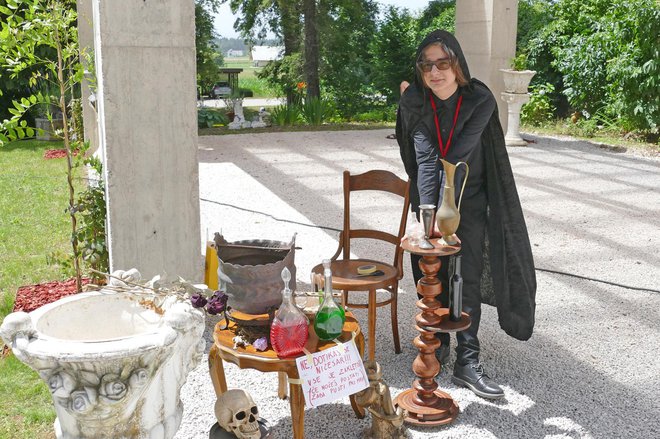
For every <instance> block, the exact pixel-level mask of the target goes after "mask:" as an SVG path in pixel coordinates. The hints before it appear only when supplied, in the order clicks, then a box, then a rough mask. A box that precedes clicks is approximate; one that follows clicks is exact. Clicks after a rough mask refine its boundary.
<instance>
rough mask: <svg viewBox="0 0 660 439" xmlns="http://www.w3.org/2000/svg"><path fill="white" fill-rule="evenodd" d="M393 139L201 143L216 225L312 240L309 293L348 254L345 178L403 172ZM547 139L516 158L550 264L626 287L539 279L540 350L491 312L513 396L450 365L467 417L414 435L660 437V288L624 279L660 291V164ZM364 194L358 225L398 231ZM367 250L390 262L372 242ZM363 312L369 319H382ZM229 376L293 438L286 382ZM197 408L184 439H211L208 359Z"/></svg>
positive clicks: (392, 358)
mask: <svg viewBox="0 0 660 439" xmlns="http://www.w3.org/2000/svg"><path fill="white" fill-rule="evenodd" d="M390 133H391V130H374V131H351V132H299V133H267V134H236V135H225V136H216V137H200V139H199V145H200V155H199V159H200V197H201V215H202V230H206V229H208V230H209V231H210V232H213V231H219V230H222V231H223V233H224V234H225V236H226V238H227V239H229V240H239V239H250V238H266V239H281V240H288V239H290V238H291V236H292V235H293V233H298V235H297V241H296V243H297V244H298V245H299V246H300V247H302V249H301V250H299V251H297V252H296V265H297V268H298V276H297V277H298V287H299V288H300V289H304V288H307V287H308V285H309V280H308V276H307V273H309V270H310V268H311V267H312V266H313V265H315V264H316V263H318V262H319V261H320V260H321V259H322V258H323V257H327V256H329V255H331V254H333V253H334V250H335V248H336V243H337V242H336V239H337V233H336V232H335V231H333V230H331V229H332V228H340V227H341V224H342V213H341V210H342V189H341V181H342V178H341V173H342V171H343V170H344V169H350V170H351V171H352V172H362V171H366V170H368V169H374V168H380V169H388V170H391V171H393V172H396V173H398V174H400V175H403V168H402V166H401V163H400V158H399V152H398V148H397V146H396V141H394V140H388V139H386V137H385V136H386V135H387V134H390ZM525 137H531V136H525ZM534 139H535V140H536V143H533V144H531V145H530V146H529V147H527V148H513V149H510V150H509V153H510V157H511V162H512V166H513V169H514V173H515V176H516V181H517V184H518V190H519V193H520V197H521V200H522V204H523V208H524V210H525V215H526V219H527V225H528V228H529V232H530V239H531V243H532V245H533V250H534V256H535V264H536V266H537V267H538V268H541V269H547V270H553V271H560V272H566V273H572V274H575V275H578V276H583V277H588V278H596V279H601V280H604V281H608V282H610V283H603V282H594V281H590V280H586V279H581V278H576V277H570V276H566V275H558V274H553V273H549V272H547V271H538V272H537V281H538V293H537V313H536V317H537V322H536V328H535V334H534V336H533V337H532V338H531V339H530V340H529V341H527V342H520V341H516V340H514V339H512V338H510V337H508V336H507V335H506V334H504V332H503V331H501V330H500V329H499V327H498V323H497V314H496V311H495V310H494V309H493V308H491V307H487V306H486V307H484V311H483V318H482V323H481V330H480V335H481V337H480V338H481V342H482V360H483V361H484V363H485V365H486V367H487V370H488V371H489V372H490V374H491V376H492V377H493V378H495V379H496V380H497V381H498V382H499V383H501V384H502V385H503V386H504V389H505V392H506V398H505V400H503V401H500V402H496V403H493V402H488V401H485V400H483V399H481V398H478V397H476V396H474V395H473V394H472V393H471V392H469V391H467V390H465V389H459V388H457V387H456V386H454V385H452V384H451V383H450V368H447V369H444V370H443V371H442V372H441V373H440V375H439V376H438V378H437V381H438V384H439V386H440V388H441V389H442V390H445V391H447V392H449V393H450V394H451V395H452V396H453V397H454V398H455V399H456V401H457V402H458V403H459V405H460V408H461V414H460V416H459V418H458V419H457V421H456V422H455V423H453V424H452V425H450V426H446V427H441V428H431V429H422V428H411V434H412V437H413V438H470V439H472V438H477V439H492V438H501V439H509V438H545V439H558V438H563V439H566V438H573V439H590V438H594V439H595V438H633V439H637V438H639V439H642V438H651V437H660V427H659V426H658V425H659V424H658V423H657V422H656V420H657V419H658V417H659V416H660V391H659V390H658V389H660V356H659V355H658V354H657V353H658V352H660V311H659V310H660V294H659V293H657V292H650V291H636V290H632V289H627V288H622V287H619V286H616V285H613V284H612V283H618V284H626V285H631V286H635V287H638V288H647V289H655V290H658V289H660V252H658V247H659V246H660V220H659V218H660V189H659V188H660V161H659V160H658V159H649V158H643V157H638V156H634V155H631V154H627V153H615V152H611V151H608V150H604V149H600V148H598V147H595V146H593V145H590V144H587V143H584V142H578V141H573V140H556V139H547V138H540V137H535V138H534ZM362 195H363V198H362V199H360V200H358V201H356V200H355V199H354V200H353V203H354V204H353V205H354V206H362V207H361V208H355V212H354V213H355V214H357V216H358V219H357V224H360V223H363V224H374V223H376V224H379V225H381V224H382V225H387V224H393V223H392V220H393V215H392V214H391V210H392V205H391V203H390V201H389V200H388V199H384V200H381V199H376V198H374V197H373V195H370V194H368V193H363V194H362ZM374 215H375V218H376V219H375V220H374V219H372V218H373V217H374ZM319 227H327V228H325V229H323V228H319ZM354 251H355V253H357V254H359V255H363V256H370V255H374V254H380V253H378V252H379V250H378V249H375V248H373V247H371V246H368V245H365V246H361V247H356V248H355V249H354ZM405 262H406V265H405V271H406V273H407V275H406V277H404V279H403V281H402V283H401V285H400V287H401V292H400V296H399V317H400V325H399V328H400V332H401V343H402V348H403V352H402V353H401V354H400V355H395V354H394V351H393V347H392V341H391V331H390V328H389V327H388V323H387V322H389V315H388V312H387V311H388V310H387V309H381V310H379V314H378V316H379V317H378V318H379V322H378V333H377V338H376V342H377V348H376V349H377V351H376V352H377V359H378V361H379V363H380V364H381V366H382V368H383V371H384V379H385V380H386V381H387V382H388V383H389V385H390V386H391V390H392V393H393V395H396V394H398V393H399V392H401V391H403V390H404V389H406V388H408V387H409V386H410V384H411V382H412V380H413V379H414V376H413V374H412V371H411V367H410V366H411V364H412V362H413V360H414V358H415V356H416V353H417V351H416V350H415V349H414V348H413V346H412V340H413V338H414V337H415V336H416V334H417V333H416V332H415V330H414V329H413V321H414V320H413V319H414V315H415V312H416V311H415V310H416V308H415V301H416V296H415V288H414V285H413V283H412V280H411V276H410V275H409V273H410V266H409V261H408V259H407V258H406V260H405ZM356 315H357V316H358V319H359V320H360V322H362V324H363V326H364V325H366V315H365V314H364V313H361V312H356ZM211 323H212V322H211ZM208 335H209V334H207V336H208ZM208 340H209V343H210V338H208ZM452 343H454V341H452ZM451 361H453V354H452V358H451ZM450 367H451V362H450ZM226 372H227V379H228V384H229V386H230V387H241V388H243V389H246V390H248V391H249V392H250V393H251V394H252V396H253V397H254V399H255V400H256V401H257V403H258V405H259V408H260V412H261V414H262V416H264V417H265V418H267V419H268V420H269V421H270V423H271V425H273V428H274V430H275V432H276V437H277V438H290V437H291V418H290V414H289V411H288V402H287V401H280V400H278V399H277V396H276V395H277V392H276V385H277V379H276V375H275V374H267V375H263V374H259V373H257V372H254V371H249V370H248V371H241V370H239V369H237V368H236V367H234V366H227V367H226ZM183 400H184V404H185V413H184V420H183V424H182V427H181V429H180V431H179V433H178V434H177V436H176V437H177V439H193V438H194V439H197V438H202V437H207V436H208V430H209V429H210V427H211V425H212V424H213V422H214V418H213V403H214V401H215V399H214V395H213V391H212V387H211V381H210V378H209V375H208V371H207V369H206V365H205V364H202V365H201V366H200V367H199V368H198V369H196V370H195V371H194V372H193V373H192V374H191V375H190V377H189V380H188V383H187V384H186V386H185V387H184V390H183ZM305 424H306V437H307V438H310V439H319V438H323V437H327V435H328V432H332V435H333V437H344V438H357V437H359V433H360V432H361V430H362V429H363V428H365V427H366V426H367V425H369V420H368V419H365V420H357V419H355V418H354V417H353V415H352V411H351V409H350V406H349V405H348V400H345V401H338V402H337V403H335V404H330V405H326V406H322V407H319V408H316V409H313V410H307V412H306V421H305Z"/></svg>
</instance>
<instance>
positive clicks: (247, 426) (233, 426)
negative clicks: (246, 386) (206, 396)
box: [215, 389, 261, 439]
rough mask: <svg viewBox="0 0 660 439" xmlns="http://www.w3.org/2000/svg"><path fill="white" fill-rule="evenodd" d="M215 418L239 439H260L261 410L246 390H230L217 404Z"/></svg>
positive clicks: (219, 398)
mask: <svg viewBox="0 0 660 439" xmlns="http://www.w3.org/2000/svg"><path fill="white" fill-rule="evenodd" d="M215 417H216V418H217V419H218V424H220V426H221V427H222V428H224V429H225V430H226V431H228V432H230V433H234V436H236V437H237V438H238V439H259V438H260V437H261V431H260V430H259V410H258V409H257V405H256V404H255V403H254V401H253V400H252V397H251V396H250V394H249V393H247V392H246V391H245V390H241V389H229V390H227V391H226V392H225V393H223V394H222V395H220V396H219V397H218V400H217V401H216V402H215Z"/></svg>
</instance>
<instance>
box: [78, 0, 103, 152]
mask: <svg viewBox="0 0 660 439" xmlns="http://www.w3.org/2000/svg"><path fill="white" fill-rule="evenodd" d="M92 9H93V8H92V0H78V9H77V10H78V42H79V44H80V51H81V52H82V53H84V55H82V62H83V65H84V66H85V80H83V81H82V87H81V89H82V90H81V91H82V109H83V125H84V126H85V140H87V141H89V143H90V148H89V154H94V153H95V152H96V151H97V150H98V147H99V140H98V130H97V120H96V108H95V107H94V106H92V104H91V103H90V100H89V97H90V95H91V94H92V90H91V88H90V81H93V80H94V76H95V73H94V66H93V65H89V63H88V62H87V57H89V58H90V59H91V60H92V62H93V59H94V21H93V16H92Z"/></svg>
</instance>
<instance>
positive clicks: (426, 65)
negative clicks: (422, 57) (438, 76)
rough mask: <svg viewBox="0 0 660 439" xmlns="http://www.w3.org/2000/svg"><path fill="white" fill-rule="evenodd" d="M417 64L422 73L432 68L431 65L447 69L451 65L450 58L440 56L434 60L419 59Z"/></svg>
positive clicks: (439, 68)
mask: <svg viewBox="0 0 660 439" xmlns="http://www.w3.org/2000/svg"><path fill="white" fill-rule="evenodd" d="M417 66H418V67H419V69H420V70H421V71H422V72H424V73H428V72H430V71H431V70H433V66H435V67H436V68H437V69H438V70H447V69H449V68H450V67H451V58H441V59H438V60H435V61H420V62H418V63H417Z"/></svg>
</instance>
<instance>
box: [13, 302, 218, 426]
mask: <svg viewBox="0 0 660 439" xmlns="http://www.w3.org/2000/svg"><path fill="white" fill-rule="evenodd" d="M203 331H204V314H203V312H202V311H201V310H199V309H195V308H193V307H192V306H191V304H190V302H189V301H187V300H186V301H182V300H179V299H177V298H176V297H167V298H166V299H165V301H164V303H163V304H162V305H160V307H153V306H149V304H148V301H145V296H140V295H135V294H132V293H131V292H117V291H115V290H109V289H105V290H104V289H101V290H100V291H93V292H87V293H81V294H77V295H73V296H69V297H66V298H63V299H60V300H58V301H56V302H53V303H51V304H48V305H45V306H43V307H41V308H39V309H37V310H35V311H33V312H31V313H29V314H28V313H24V312H16V313H12V314H9V315H8V316H7V317H6V318H5V319H4V321H3V323H2V326H1V327H0V336H2V339H3V340H4V341H5V343H6V344H7V345H8V346H10V347H11V349H12V351H13V352H14V354H15V355H16V357H17V358H19V359H20V360H21V361H22V362H24V363H26V364H27V365H28V366H30V367H31V368H32V369H34V370H36V371H37V372H38V373H39V376H40V377H41V378H42V379H43V380H44V381H45V382H46V384H47V385H48V388H49V389H50V392H51V394H52V398H53V403H54V405H55V411H56V413H57V419H56V421H55V434H56V437H57V438H62V439H74V438H101V437H104V438H149V439H166V438H172V437H173V436H174V434H175V433H176V431H177V429H178V428H179V425H180V423H181V417H182V413H183V405H182V403H181V400H180V390H181V386H183V384H184V382H185V380H186V376H187V374H188V372H189V371H190V370H191V369H192V368H194V367H195V366H196V365H197V364H198V362H199V360H200V359H201V356H202V353H203V351H204V347H205V342H204V340H203V338H202V333H203Z"/></svg>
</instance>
